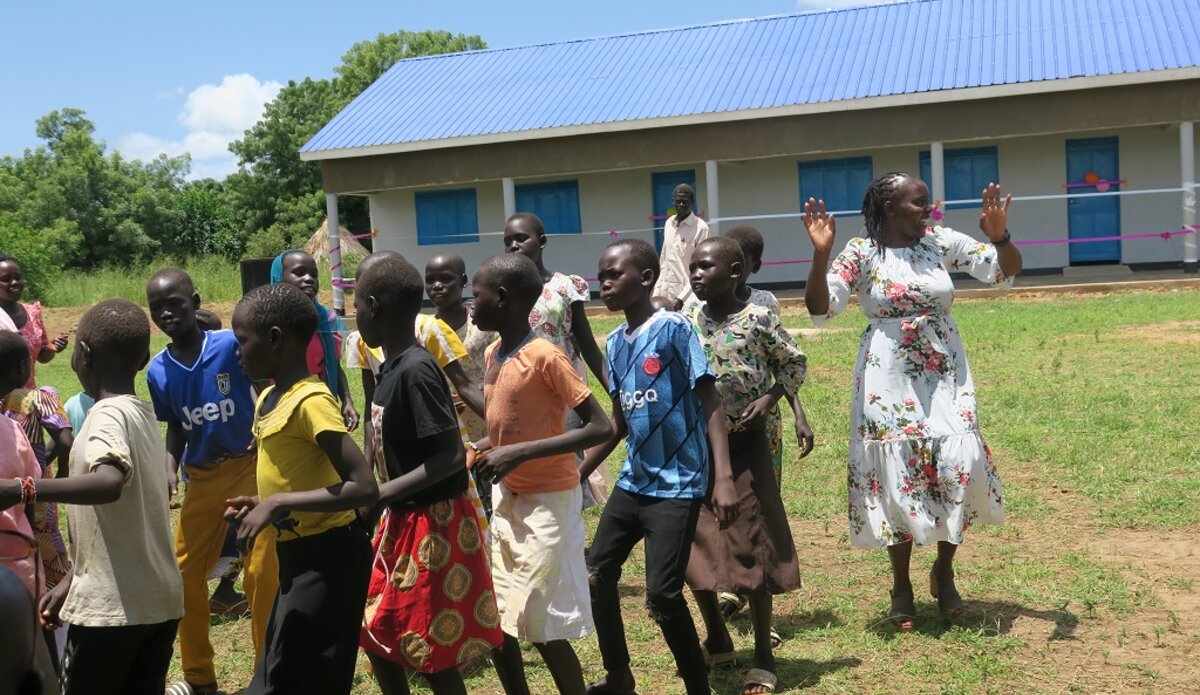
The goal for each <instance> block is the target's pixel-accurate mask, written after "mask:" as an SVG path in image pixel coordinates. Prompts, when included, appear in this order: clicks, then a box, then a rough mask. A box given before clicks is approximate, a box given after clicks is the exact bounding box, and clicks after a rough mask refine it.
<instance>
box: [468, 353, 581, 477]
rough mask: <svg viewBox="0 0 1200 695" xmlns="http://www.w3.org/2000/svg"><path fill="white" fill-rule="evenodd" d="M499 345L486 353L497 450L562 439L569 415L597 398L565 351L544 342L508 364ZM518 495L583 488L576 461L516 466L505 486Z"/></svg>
mask: <svg viewBox="0 0 1200 695" xmlns="http://www.w3.org/2000/svg"><path fill="white" fill-rule="evenodd" d="M499 350H500V341H499V340H497V341H496V342H494V343H492V344H491V345H489V346H488V348H487V352H486V353H485V360H486V362H487V372H486V373H485V375H484V380H483V394H484V398H485V400H486V404H487V429H488V438H489V439H491V443H492V446H494V447H496V446H504V445H506V444H518V443H520V442H530V441H537V440H540V439H548V438H550V437H554V436H557V435H560V434H562V433H563V421H564V420H565V419H566V415H567V409H568V408H575V407H576V406H578V405H579V404H580V403H582V402H584V401H586V400H587V398H588V396H590V395H592V392H591V390H590V389H588V386H587V384H586V383H585V382H584V381H583V378H582V377H580V376H579V373H578V372H576V371H575V369H574V368H573V367H572V366H571V362H570V360H568V359H567V356H566V354H564V353H563V351H562V350H560V349H558V348H557V347H555V346H554V345H553V344H551V343H550V342H548V341H546V340H543V339H542V338H534V339H532V340H530V341H529V342H527V343H525V345H523V346H522V347H520V348H518V349H517V351H516V352H515V353H514V354H512V355H509V356H508V357H507V358H506V359H500V358H499V357H498V356H497V354H496V353H497V352H499ZM501 482H502V483H503V484H504V486H505V487H507V488H508V489H509V490H512V491H513V492H515V493H517V494H522V493H524V494H529V493H535V492H558V491H560V490H570V489H571V488H572V487H574V486H576V485H578V484H579V469H578V468H576V467H575V455H574V454H571V453H566V454H559V455H558V456H550V457H547V458H541V459H533V460H531V461H526V462H525V463H522V464H521V465H519V466H517V467H516V469H515V470H513V471H512V472H511V473H509V474H508V475H507V476H505V477H504V479H503V480H502V481H501Z"/></svg>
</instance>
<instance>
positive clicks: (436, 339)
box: [414, 314, 467, 369]
mask: <svg viewBox="0 0 1200 695" xmlns="http://www.w3.org/2000/svg"><path fill="white" fill-rule="evenodd" d="M414 328H415V329H416V335H417V342H419V343H421V344H422V345H424V346H425V349H426V350H428V351H429V354H431V355H433V359H434V360H436V361H437V363H438V366H439V367H441V368H442V369H445V368H446V365H448V364H450V363H451V362H457V361H458V360H461V359H463V358H464V357H466V356H467V348H466V347H465V346H464V345H463V342H462V340H461V339H460V338H459V337H458V334H457V333H455V332H454V329H453V328H451V327H450V326H449V325H447V323H446V322H445V321H443V320H441V319H439V318H438V317H436V316H430V315H429V314H417V322H416V325H415V326H414Z"/></svg>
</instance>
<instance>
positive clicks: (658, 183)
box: [650, 169, 700, 251]
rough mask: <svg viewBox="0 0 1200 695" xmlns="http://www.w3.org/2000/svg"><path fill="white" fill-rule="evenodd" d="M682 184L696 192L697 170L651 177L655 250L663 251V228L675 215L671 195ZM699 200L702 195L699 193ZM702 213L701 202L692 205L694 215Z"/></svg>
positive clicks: (665, 172) (672, 172) (666, 172)
mask: <svg viewBox="0 0 1200 695" xmlns="http://www.w3.org/2000/svg"><path fill="white" fill-rule="evenodd" d="M681 183H686V184H687V185H689V186H691V187H692V190H693V191H694V190H696V170H695V169H687V170H685V171H662V172H659V173H657V174H653V175H652V176H651V184H650V185H651V187H652V188H653V189H654V212H653V213H652V214H653V215H654V219H653V221H652V222H651V224H650V226H651V227H654V248H655V249H657V250H658V251H662V244H663V227H665V226H666V224H667V218H668V217H670V216H671V215H674V214H675V205H674V201H673V200H671V194H672V193H673V192H674V191H675V187H676V186H678V185H679V184H681ZM696 197H697V198H699V197H700V194H699V193H697V194H696ZM699 212H700V201H699V200H697V201H696V202H695V203H694V204H693V205H692V214H698V213H699Z"/></svg>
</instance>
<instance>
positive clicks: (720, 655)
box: [700, 643, 737, 668]
mask: <svg viewBox="0 0 1200 695" xmlns="http://www.w3.org/2000/svg"><path fill="white" fill-rule="evenodd" d="M700 652H701V653H702V654H704V663H705V664H707V665H708V666H709V667H710V668H711V667H713V666H722V665H724V664H729V663H733V662H734V661H736V660H737V652H736V651H734V650H733V649H730V650H729V651H727V652H717V653H716V654H712V653H710V652H709V651H708V647H707V646H705V645H704V643H701V644H700Z"/></svg>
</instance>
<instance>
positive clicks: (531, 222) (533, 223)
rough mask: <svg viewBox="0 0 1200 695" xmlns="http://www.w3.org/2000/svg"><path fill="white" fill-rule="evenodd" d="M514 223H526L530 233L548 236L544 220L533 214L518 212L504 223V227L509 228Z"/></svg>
mask: <svg viewBox="0 0 1200 695" xmlns="http://www.w3.org/2000/svg"><path fill="white" fill-rule="evenodd" d="M512 222H524V223H525V224H526V225H528V226H529V231H531V232H533V233H534V234H536V235H538V236H546V225H544V224H542V218H540V217H538V216H537V215H535V214H533V213H532V212H518V213H517V214H515V215H513V216H512V217H509V218H508V219H507V220H505V221H504V226H505V227H507V226H508V225H509V224H510V223H512Z"/></svg>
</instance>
